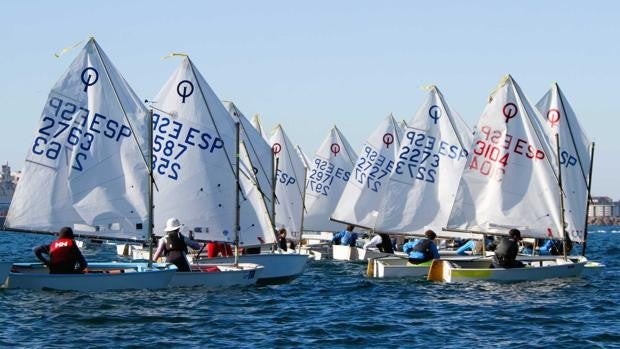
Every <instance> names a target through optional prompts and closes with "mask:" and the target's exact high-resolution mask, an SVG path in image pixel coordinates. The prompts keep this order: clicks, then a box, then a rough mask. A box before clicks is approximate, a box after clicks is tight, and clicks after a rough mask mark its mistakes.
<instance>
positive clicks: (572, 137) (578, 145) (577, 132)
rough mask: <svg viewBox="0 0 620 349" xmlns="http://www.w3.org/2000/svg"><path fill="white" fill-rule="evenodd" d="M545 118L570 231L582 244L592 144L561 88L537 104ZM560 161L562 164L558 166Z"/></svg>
mask: <svg viewBox="0 0 620 349" xmlns="http://www.w3.org/2000/svg"><path fill="white" fill-rule="evenodd" d="M536 109H538V111H539V113H540V114H539V115H540V116H541V117H542V124H543V125H544V126H543V129H544V131H545V135H546V137H547V141H548V142H549V143H550V144H551V148H552V151H553V156H550V158H552V159H553V165H554V167H555V168H558V166H561V168H562V187H563V188H562V189H563V191H564V195H565V199H564V207H565V215H564V217H565V222H566V231H567V233H568V235H569V237H570V239H571V240H572V241H575V242H582V241H583V237H584V230H585V221H586V217H587V212H586V207H587V206H586V204H587V200H588V187H589V185H588V177H589V172H590V166H591V162H592V159H591V158H590V148H589V147H590V140H589V139H588V137H587V136H586V134H585V132H584V131H583V128H582V127H581V125H580V124H579V121H578V120H577V116H576V115H575V112H574V111H573V109H572V108H571V106H570V104H569V103H568V101H567V100H566V97H565V96H564V94H563V93H562V91H561V90H560V87H559V86H558V84H556V83H554V84H553V86H552V87H551V89H550V90H549V91H548V92H547V93H546V94H545V95H544V96H543V97H542V98H541V99H540V101H539V102H538V103H536ZM556 133H557V134H559V138H560V158H559V159H558V157H557V151H554V150H555V149H556V147H557V142H556V139H555V134H556ZM558 161H559V163H558Z"/></svg>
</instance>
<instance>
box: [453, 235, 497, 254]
mask: <svg viewBox="0 0 620 349" xmlns="http://www.w3.org/2000/svg"><path fill="white" fill-rule="evenodd" d="M484 243H485V248H486V249H487V250H489V251H490V250H493V248H494V246H493V238H492V237H489V236H487V237H486V238H485V239H484ZM467 251H471V254H472V255H477V254H482V240H474V239H471V240H468V241H467V242H466V243H464V244H463V245H461V247H459V248H458V249H457V250H456V254H458V255H459V256H466V255H467Z"/></svg>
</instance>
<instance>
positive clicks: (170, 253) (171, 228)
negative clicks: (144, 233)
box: [153, 218, 200, 271]
mask: <svg viewBox="0 0 620 349" xmlns="http://www.w3.org/2000/svg"><path fill="white" fill-rule="evenodd" d="M180 229H181V222H179V220H178V219H176V218H170V219H168V221H167V222H166V228H165V229H164V231H165V232H166V233H167V234H166V236H164V237H163V238H161V239H159V245H158V246H157V251H156V252H155V254H154V255H153V260H157V258H159V256H161V255H162V253H163V254H164V256H166V263H172V264H174V265H176V266H177V268H178V269H179V271H190V268H189V262H188V261H187V246H190V247H192V248H194V249H200V244H199V243H197V242H195V241H191V240H189V239H188V238H186V237H185V236H183V234H181V232H180Z"/></svg>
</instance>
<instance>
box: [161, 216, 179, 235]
mask: <svg viewBox="0 0 620 349" xmlns="http://www.w3.org/2000/svg"><path fill="white" fill-rule="evenodd" d="M179 228H181V222H179V219H178V218H174V217H173V218H168V220H167V221H166V228H165V229H164V231H165V232H169V231H175V230H177V229H179Z"/></svg>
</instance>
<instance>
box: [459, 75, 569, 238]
mask: <svg viewBox="0 0 620 349" xmlns="http://www.w3.org/2000/svg"><path fill="white" fill-rule="evenodd" d="M536 113H537V112H536V111H535V110H534V109H533V108H532V107H531V106H530V104H529V103H528V101H527V99H526V98H525V96H524V95H523V92H522V91H521V88H520V87H519V86H518V85H517V83H516V82H515V81H514V80H513V79H512V77H511V76H507V77H505V78H504V79H503V80H502V82H501V83H500V86H498V88H497V89H496V91H495V93H494V94H493V95H492V96H491V98H490V102H489V103H488V104H487V106H486V107H485V109H484V111H483V113H482V116H481V117H480V120H479V122H478V126H477V133H476V135H475V138H474V145H473V150H472V153H471V154H470V157H469V159H468V161H467V166H466V167H465V171H464V172H463V176H462V178H461V181H460V184H459V189H458V192H457V196H456V200H455V202H454V206H453V208H452V212H451V214H450V219H449V221H448V228H455V229H463V230H469V231H477V232H488V233H493V234H500V235H505V234H507V233H508V230H509V229H511V228H517V229H519V230H521V234H522V236H524V237H534V238H545V237H553V238H556V239H560V238H562V233H561V225H560V215H559V207H560V203H559V188H558V181H557V176H556V173H555V171H554V166H553V165H552V161H553V156H552V155H551V154H552V151H551V150H550V146H549V144H548V143H547V142H546V140H545V138H544V137H543V130H542V126H541V125H540V118H539V117H538V116H537V115H536Z"/></svg>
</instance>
